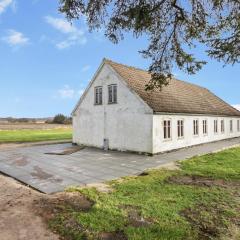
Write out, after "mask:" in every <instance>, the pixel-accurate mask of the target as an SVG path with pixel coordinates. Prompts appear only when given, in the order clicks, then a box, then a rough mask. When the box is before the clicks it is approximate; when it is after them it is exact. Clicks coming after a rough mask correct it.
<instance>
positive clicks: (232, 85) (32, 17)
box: [0, 0, 240, 117]
mask: <svg viewBox="0 0 240 240" xmlns="http://www.w3.org/2000/svg"><path fill="white" fill-rule="evenodd" d="M146 46H147V41H146V39H145V38H144V37H143V38H141V39H134V38H132V37H131V35H130V34H128V35H126V38H125V40H124V41H122V42H121V43H120V44H118V45H114V44H112V43H111V42H109V41H108V39H105V37H104V35H103V33H102V32H101V31H100V32H93V33H89V32H88V30H87V26H86V25H85V23H84V21H83V20H81V21H77V22H74V24H73V25H70V24H69V23H68V22H67V21H66V20H65V19H64V16H63V15H61V14H60V13H59V12H58V1H57V0H56V1H49V0H27V1H21V0H0V117H6V116H14V117H48V116H53V115H55V114H57V113H64V114H66V115H69V114H70V113H71V110H72V109H73V107H74V105H75V104H76V102H77V100H78V98H79V97H80V95H81V93H82V92H83V90H84V88H85V87H86V85H87V83H88V82H89V81H90V79H91V77H92V76H93V74H94V72H95V71H96V69H97V67H98V65H99V64H100V62H101V60H102V58H104V57H107V58H110V59H112V60H115V61H117V62H121V63H125V64H129V65H133V66H137V67H141V68H147V66H148V64H149V61H147V60H146V59H143V58H142V56H141V55H140V54H139V53H138V51H139V50H141V49H144V48H145V47H146ZM196 51H197V54H198V55H199V56H201V57H203V58H204V59H206V60H207V61H209V63H208V65H206V66H205V67H204V68H203V70H201V71H200V72H199V73H198V74H196V75H194V76H188V75H186V74H184V73H182V72H180V71H179V70H176V71H174V74H175V75H176V77H177V78H179V79H182V80H186V81H189V82H192V83H196V84H199V85H201V86H204V87H207V88H209V89H210V90H211V91H213V92H214V93H215V94H216V95H218V96H219V97H221V98H223V99H224V100H225V101H227V102H229V103H230V104H232V105H239V107H240V67H239V65H235V66H227V67H224V68H223V67H222V63H218V62H216V61H214V60H210V59H208V58H207V57H206V56H204V55H202V54H201V53H200V52H201V48H198V49H196Z"/></svg>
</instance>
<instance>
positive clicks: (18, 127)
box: [0, 123, 71, 130]
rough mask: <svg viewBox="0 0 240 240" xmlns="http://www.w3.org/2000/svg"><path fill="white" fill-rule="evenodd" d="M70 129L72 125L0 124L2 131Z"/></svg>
mask: <svg viewBox="0 0 240 240" xmlns="http://www.w3.org/2000/svg"><path fill="white" fill-rule="evenodd" d="M69 127H71V125H63V124H47V123H0V130H27V129H33V130H36V129H39V130H46V129H55V128H69Z"/></svg>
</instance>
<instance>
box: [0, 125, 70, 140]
mask: <svg viewBox="0 0 240 240" xmlns="http://www.w3.org/2000/svg"><path fill="white" fill-rule="evenodd" d="M71 138H72V129H71V128H70V127H69V128H53V129H25V130H0V143H13V142H38V141H49V140H65V139H71Z"/></svg>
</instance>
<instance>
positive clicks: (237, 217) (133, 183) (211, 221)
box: [41, 148, 240, 240]
mask: <svg viewBox="0 0 240 240" xmlns="http://www.w3.org/2000/svg"><path fill="white" fill-rule="evenodd" d="M180 165H181V166H180V168H181V169H180V170H163V169H162V170H160V169H159V170H151V171H149V172H145V173H144V174H142V175H141V176H138V177H127V178H124V179H121V181H112V182H110V183H109V184H110V187H111V188H112V191H111V192H108V193H103V192H99V191H97V190H96V189H95V188H86V189H76V188H73V189H71V190H69V191H72V192H74V193H75V194H76V192H78V193H80V194H78V195H79V196H81V197H77V196H78V195H75V197H74V198H72V200H71V199H68V200H63V199H62V200H59V201H56V200H55V201H54V202H51V201H50V200H49V202H48V203H47V204H46V203H45V205H44V207H43V208H42V209H41V213H42V216H45V218H46V219H47V221H48V223H49V225H50V227H51V228H52V229H53V230H54V231H56V232H58V233H59V234H60V235H62V236H63V238H64V239H69V240H70V239H71V240H79V239H104V240H107V239H115V240H126V239H130V240H178V239H179V240H180V239H181V240H188V239H189V240H190V239H191V240H194V239H209V240H210V239H218V240H219V239H222V240H227V239H232V240H233V239H235V240H237V239H240V231H239V230H240V193H239V188H240V148H235V149H230V150H226V151H223V152H219V153H216V154H208V155H205V156H201V157H194V158H192V159H190V160H186V161H183V162H181V163H180ZM46 216H47V217H46Z"/></svg>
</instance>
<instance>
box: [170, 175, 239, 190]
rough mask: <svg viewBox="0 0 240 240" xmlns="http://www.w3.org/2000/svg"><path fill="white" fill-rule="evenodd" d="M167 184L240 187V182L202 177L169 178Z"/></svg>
mask: <svg viewBox="0 0 240 240" xmlns="http://www.w3.org/2000/svg"><path fill="white" fill-rule="evenodd" d="M167 182H169V183H176V184H183V185H196V186H202V187H212V186H217V187H224V188H228V187H233V188H234V187H237V188H239V187H240V181H237V180H236V181H230V180H228V181H226V180H224V179H212V178H206V177H201V176H179V175H178V176H172V177H170V178H168V180H167Z"/></svg>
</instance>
